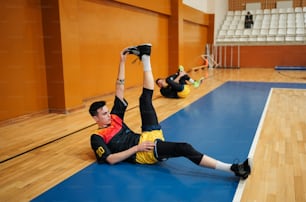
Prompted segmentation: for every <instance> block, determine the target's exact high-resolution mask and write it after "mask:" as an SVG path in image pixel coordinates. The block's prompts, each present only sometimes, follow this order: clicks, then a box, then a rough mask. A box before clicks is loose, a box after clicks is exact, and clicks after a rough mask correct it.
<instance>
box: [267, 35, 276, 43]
mask: <svg viewBox="0 0 306 202" xmlns="http://www.w3.org/2000/svg"><path fill="white" fill-rule="evenodd" d="M274 41H275V36H267V42H274Z"/></svg>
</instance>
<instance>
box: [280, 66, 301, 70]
mask: <svg viewBox="0 0 306 202" xmlns="http://www.w3.org/2000/svg"><path fill="white" fill-rule="evenodd" d="M275 70H306V66H275Z"/></svg>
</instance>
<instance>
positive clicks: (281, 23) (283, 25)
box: [278, 21, 287, 29]
mask: <svg viewBox="0 0 306 202" xmlns="http://www.w3.org/2000/svg"><path fill="white" fill-rule="evenodd" d="M286 27H287V22H286V21H279V23H278V28H279V29H285V28H286Z"/></svg>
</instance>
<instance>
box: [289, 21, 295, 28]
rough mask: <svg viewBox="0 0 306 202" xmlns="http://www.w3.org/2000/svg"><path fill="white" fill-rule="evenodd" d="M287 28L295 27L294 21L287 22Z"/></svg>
mask: <svg viewBox="0 0 306 202" xmlns="http://www.w3.org/2000/svg"><path fill="white" fill-rule="evenodd" d="M287 28H295V22H294V21H293V22H287Z"/></svg>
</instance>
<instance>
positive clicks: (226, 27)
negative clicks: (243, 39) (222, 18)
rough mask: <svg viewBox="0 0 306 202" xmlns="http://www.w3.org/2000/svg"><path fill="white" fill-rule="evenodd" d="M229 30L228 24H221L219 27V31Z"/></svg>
mask: <svg viewBox="0 0 306 202" xmlns="http://www.w3.org/2000/svg"><path fill="white" fill-rule="evenodd" d="M228 29H229V25H228V24H223V25H222V26H221V30H228Z"/></svg>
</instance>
